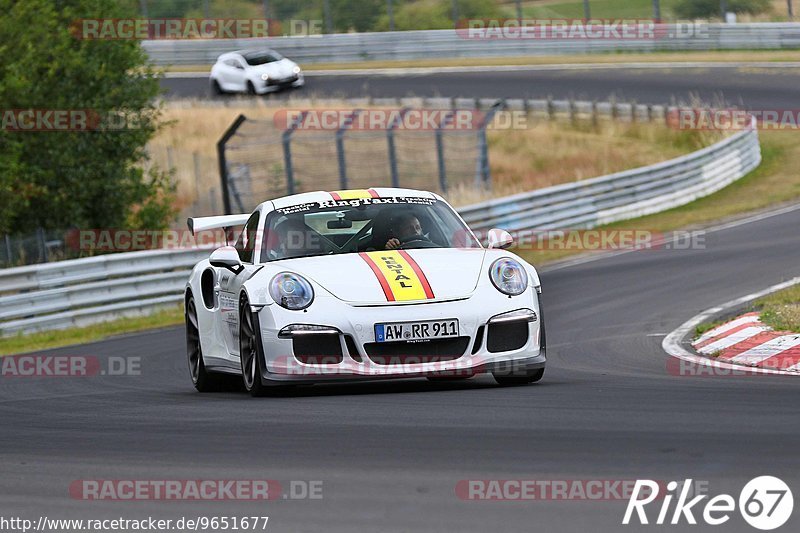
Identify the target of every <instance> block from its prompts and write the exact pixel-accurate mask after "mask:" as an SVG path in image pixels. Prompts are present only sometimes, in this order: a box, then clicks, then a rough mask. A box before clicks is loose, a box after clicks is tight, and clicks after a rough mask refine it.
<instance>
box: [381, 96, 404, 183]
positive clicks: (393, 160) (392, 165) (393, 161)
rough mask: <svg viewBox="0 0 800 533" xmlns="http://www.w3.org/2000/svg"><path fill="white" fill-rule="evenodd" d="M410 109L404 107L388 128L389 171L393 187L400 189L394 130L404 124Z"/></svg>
mask: <svg viewBox="0 0 800 533" xmlns="http://www.w3.org/2000/svg"><path fill="white" fill-rule="evenodd" d="M408 111H409V108H408V107H404V108H403V109H401V110H400V113H399V114H398V115H397V116H396V117H395V119H394V120H393V121H392V122H391V124H389V127H388V128H386V143H387V145H388V151H389V171H390V172H391V174H392V187H400V175H399V174H398V173H397V152H396V151H395V146H394V130H395V128H397V126H399V125H400V124H401V123H402V122H403V117H404V116H405V114H406V113H408Z"/></svg>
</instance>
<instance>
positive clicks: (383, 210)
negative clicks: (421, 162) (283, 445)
mask: <svg viewBox="0 0 800 533" xmlns="http://www.w3.org/2000/svg"><path fill="white" fill-rule="evenodd" d="M188 223H189V229H190V230H191V231H192V232H193V233H197V232H199V231H203V230H209V229H218V228H229V227H234V226H242V225H244V228H243V230H242V231H241V233H240V235H239V237H238V239H237V241H236V243H235V246H224V247H221V248H218V249H216V250H215V251H214V252H213V253H211V256H210V257H209V259H208V260H204V261H201V262H200V263H198V264H197V265H196V266H195V267H194V270H193V271H192V274H191V277H190V279H189V282H188V283H187V286H186V293H185V304H186V340H187V353H188V359H189V370H190V374H191V378H192V382H193V383H194V385H195V387H196V388H197V389H198V390H199V391H209V390H214V389H216V388H217V386H218V383H219V379H220V374H221V373H226V374H238V375H241V376H242V377H243V381H244V386H245V388H246V389H247V390H248V391H249V392H250V393H251V394H252V395H254V396H259V395H263V394H265V393H267V392H268V391H269V390H271V388H273V387H275V386H276V385H277V386H286V385H297V384H313V383H321V382H330V381H354V380H363V379H381V378H404V377H417V376H426V377H429V378H431V379H458V378H466V377H471V376H473V375H475V374H477V373H485V372H491V373H492V374H493V376H494V378H495V379H496V380H497V382H499V383H500V384H525V383H532V382H535V381H538V380H539V379H541V377H542V375H543V374H544V368H545V328H544V322H543V320H542V307H541V304H540V301H539V295H540V293H541V285H540V282H539V276H538V274H537V272H536V270H535V269H534V268H533V266H531V265H530V264H528V263H526V262H525V261H523V260H522V259H520V258H519V257H518V256H516V255H514V254H513V253H511V252H508V251H506V250H504V249H503V248H506V247H508V246H509V245H511V244H512V238H511V235H509V234H508V233H507V232H505V231H503V230H491V231H490V232H489V234H488V248H484V247H483V246H482V245H481V243H480V242H479V241H478V239H477V238H476V237H475V235H474V233H473V232H472V231H471V230H470V229H469V228H468V227H467V226H466V224H465V223H464V221H463V220H462V219H461V217H460V216H459V215H458V214H457V213H456V212H455V211H454V210H453V208H452V207H450V205H448V203H447V202H446V201H445V200H444V199H443V198H442V197H441V196H439V195H437V194H434V193H430V192H423V191H415V190H409V189H393V188H376V189H368V190H349V191H335V192H310V193H303V194H296V195H293V196H286V197H283V198H278V199H276V200H271V201H267V202H264V203H262V204H261V205H259V206H258V207H257V208H256V209H255V211H254V212H253V213H252V214H242V215H225V216H214V217H204V218H190V219H189V221H188Z"/></svg>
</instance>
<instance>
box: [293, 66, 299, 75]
mask: <svg viewBox="0 0 800 533" xmlns="http://www.w3.org/2000/svg"><path fill="white" fill-rule="evenodd" d="M292 72H294V73H295V74H300V67H298V66H297V65H295V66H294V68H293V69H292Z"/></svg>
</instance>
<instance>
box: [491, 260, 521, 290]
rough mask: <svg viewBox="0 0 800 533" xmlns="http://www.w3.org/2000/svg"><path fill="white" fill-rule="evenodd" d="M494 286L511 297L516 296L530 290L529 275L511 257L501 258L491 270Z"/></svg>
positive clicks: (493, 264)
mask: <svg viewBox="0 0 800 533" xmlns="http://www.w3.org/2000/svg"><path fill="white" fill-rule="evenodd" d="M489 278H490V279H491V280H492V285H494V286H495V288H496V289H497V290H498V291H500V292H502V293H503V294H508V295H509V296H516V295H518V294H522V293H523V292H525V289H527V288H528V273H527V272H525V269H524V268H523V267H522V265H520V264H519V263H518V262H517V261H514V260H513V259H511V258H510V257H501V258H500V259H498V260H497V261H495V262H494V263H492V266H491V267H490V268H489Z"/></svg>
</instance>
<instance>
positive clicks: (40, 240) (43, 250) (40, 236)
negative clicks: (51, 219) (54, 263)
mask: <svg viewBox="0 0 800 533" xmlns="http://www.w3.org/2000/svg"><path fill="white" fill-rule="evenodd" d="M36 243H37V244H38V245H39V258H40V260H41V262H43V263H47V261H48V257H47V242H46V240H45V238H44V228H42V227H38V228H36Z"/></svg>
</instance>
